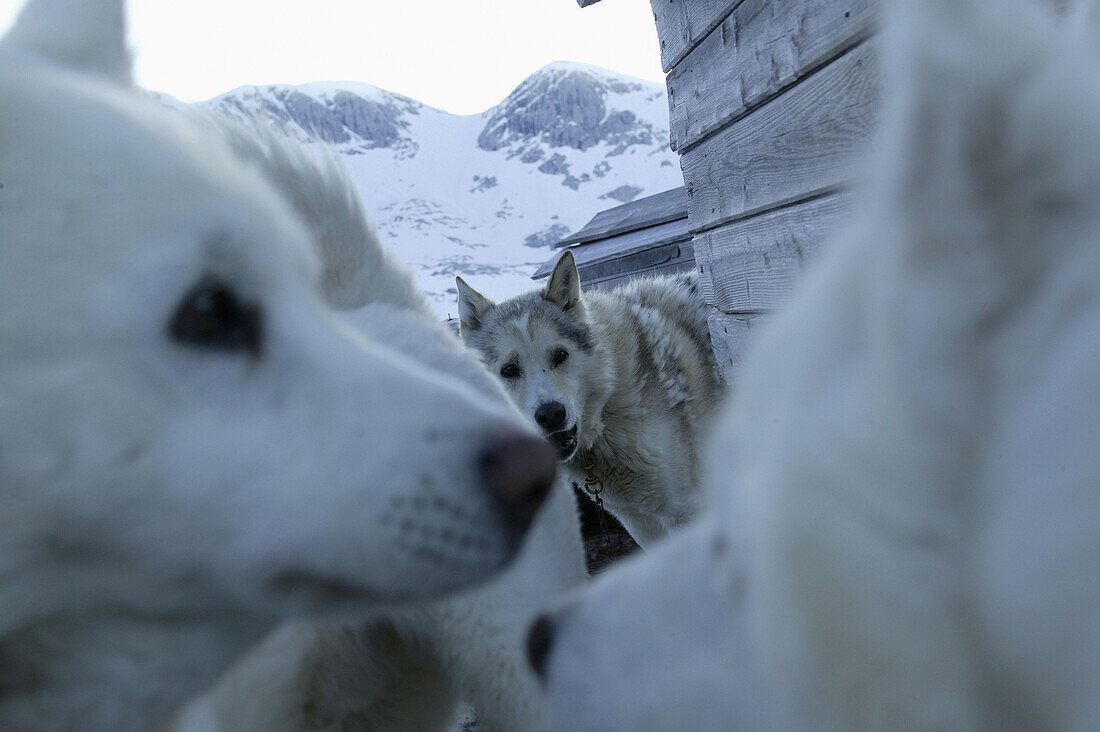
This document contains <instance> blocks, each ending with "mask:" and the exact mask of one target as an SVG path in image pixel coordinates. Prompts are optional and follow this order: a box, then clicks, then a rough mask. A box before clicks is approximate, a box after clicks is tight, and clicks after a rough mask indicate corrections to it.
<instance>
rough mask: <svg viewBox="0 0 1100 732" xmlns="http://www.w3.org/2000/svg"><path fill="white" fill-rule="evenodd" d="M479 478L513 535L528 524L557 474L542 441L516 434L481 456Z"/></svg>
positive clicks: (498, 442)
mask: <svg viewBox="0 0 1100 732" xmlns="http://www.w3.org/2000/svg"><path fill="white" fill-rule="evenodd" d="M479 467H480V468H481V474H482V477H483V478H484V480H485V484H486V485H487V486H488V488H489V491H490V492H491V493H492V494H493V497H494V498H496V500H497V503H498V505H499V506H500V508H501V512H502V513H503V514H504V518H505V520H506V521H507V522H508V524H509V526H510V528H511V529H512V530H513V531H515V533H516V535H517V536H522V535H523V533H524V532H525V531H526V530H527V527H528V526H530V525H531V520H532V519H534V517H535V514H536V513H537V512H538V509H539V506H541V505H542V501H543V499H544V498H546V495H547V494H548V493H549V492H550V487H551V486H552V485H553V484H554V477H555V476H556V475H557V471H558V462H557V458H556V457H555V456H554V450H553V449H552V448H551V447H550V445H549V444H548V443H547V442H546V440H544V439H540V438H538V437H529V436H527V435H517V436H512V437H506V438H504V439H501V440H498V441H496V442H494V443H493V444H491V445H490V446H489V447H488V448H486V449H485V450H484V451H483V452H482V453H481V459H480V465H479Z"/></svg>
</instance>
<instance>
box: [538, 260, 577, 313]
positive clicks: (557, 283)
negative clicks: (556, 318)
mask: <svg viewBox="0 0 1100 732" xmlns="http://www.w3.org/2000/svg"><path fill="white" fill-rule="evenodd" d="M542 296H543V297H544V298H546V299H547V300H549V301H550V302H552V303H554V304H556V305H558V306H560V307H561V309H562V310H571V309H572V308H574V307H576V305H577V303H579V302H580V301H581V276H580V273H578V272H577V262H576V260H574V259H573V252H572V251H570V250H568V249H566V250H565V254H563V255H561V259H559V260H558V263H557V264H555V265H554V273H553V274H551V275H550V281H549V282H548V283H547V284H546V291H545V292H543V293H542Z"/></svg>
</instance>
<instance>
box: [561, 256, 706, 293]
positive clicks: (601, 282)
mask: <svg viewBox="0 0 1100 732" xmlns="http://www.w3.org/2000/svg"><path fill="white" fill-rule="evenodd" d="M694 268H695V260H694V258H690V257H686V258H680V259H675V260H671V261H669V262H666V263H665V264H662V265H661V266H660V267H654V268H653V269H648V270H645V271H644V272H631V273H629V274H621V275H613V276H610V277H603V278H599V279H592V280H587V281H586V280H585V279H584V275H581V286H582V287H583V288H584V289H586V290H587V289H594V290H603V291H607V290H614V289H615V288H616V287H619V286H621V285H625V284H626V283H627V282H629V281H630V280H633V279H635V278H637V277H639V276H646V277H651V276H660V275H671V274H676V273H677V272H688V271H690V270H692V269H694Z"/></svg>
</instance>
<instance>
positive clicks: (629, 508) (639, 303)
mask: <svg viewBox="0 0 1100 732" xmlns="http://www.w3.org/2000/svg"><path fill="white" fill-rule="evenodd" d="M457 283H458V296H459V306H458V307H459V315H460V328H461V332H462V337H463V339H464V340H465V341H466V343H467V345H469V346H471V347H472V348H474V349H476V350H477V351H478V352H480V353H481V355H482V358H483V360H484V362H485V364H486V365H487V366H488V367H489V370H490V371H494V372H497V373H500V374H501V375H502V377H504V381H505V384H506V385H507V386H508V388H509V391H510V393H511V394H512V397H513V398H514V399H515V401H516V402H517V404H519V406H520V409H522V410H523V411H524V412H526V413H527V414H528V415H530V416H531V417H532V418H533V419H535V420H536V421H539V422H542V423H543V426H544V429H546V430H547V431H548V432H551V433H553V434H551V439H552V440H556V441H558V444H559V445H560V446H561V447H560V452H561V456H562V458H563V459H564V460H565V461H566V462H565V465H566V466H567V468H568V472H569V474H570V475H571V477H572V479H573V480H574V481H575V482H578V483H582V482H584V479H585V477H586V476H587V474H588V473H589V472H591V473H593V474H594V475H595V476H596V477H598V478H599V479H600V480H601V481H602V483H603V488H604V490H603V492H602V497H603V501H604V503H605V504H606V506H607V507H608V509H609V510H610V511H611V512H612V513H613V514H614V515H615V517H616V518H618V519H619V521H620V522H622V524H623V526H625V527H626V529H627V531H629V532H630V534H631V536H633V537H634V538H635V539H636V540H637V542H638V543H639V544H640V545H641V546H643V547H646V546H649V545H651V544H652V542H654V541H656V540H658V539H660V538H662V537H664V536H666V535H667V534H668V533H669V532H670V531H671V530H673V529H674V528H676V527H679V526H682V525H683V524H685V523H686V522H687V521H688V520H689V519H691V518H692V517H693V516H695V515H696V514H697V513H698V512H699V510H700V506H701V500H700V491H699V489H698V478H699V476H698V470H699V458H698V449H699V444H700V440H701V436H702V431H703V429H704V427H705V426H706V424H707V422H708V419H709V417H710V415H711V412H712V410H713V409H714V407H715V405H716V404H717V403H718V400H719V397H720V394H721V391H722V389H721V382H720V380H719V376H718V368H717V365H716V363H715V360H714V354H713V351H712V350H711V346H710V331H709V328H708V326H707V320H706V314H705V310H704V307H703V302H702V296H701V294H700V292H699V280H698V276H697V275H696V274H694V273H687V274H679V275H675V276H671V277H649V278H645V277H643V278H639V279H637V280H634V281H632V282H630V283H628V284H626V285H623V286H622V287H619V288H617V289H615V290H613V291H611V292H597V291H588V292H585V293H583V295H582V293H581V288H580V276H579V275H578V273H577V267H576V263H575V262H574V260H573V254H572V252H569V251H566V252H565V253H564V254H563V255H562V257H561V259H560V260H559V261H558V264H557V266H556V267H555V268H554V272H553V274H552V275H551V276H550V279H549V281H548V282H547V285H546V287H545V288H544V289H542V290H541V291H533V292H530V293H527V294H525V295H520V296H518V297H515V298H512V299H509V300H506V301H504V302H501V303H500V304H494V303H493V302H491V301H490V300H489V299H488V298H486V297H485V296H484V295H482V294H480V293H478V292H476V291H475V290H473V289H472V288H471V287H470V286H469V285H467V284H466V283H465V282H464V281H463V280H462V278H458V280H457ZM562 352H564V353H565V355H566V357H565V359H564V360H562V361H561V362H560V363H557V362H555V354H558V355H557V358H559V359H560V358H561V353H562ZM513 369H514V372H513ZM553 404H560V405H561V406H562V407H564V410H563V411H562V412H561V417H562V419H561V420H560V424H554V425H550V426H548V425H547V424H546V423H545V420H543V419H542V418H541V414H542V413H543V410H545V409H546V405H553ZM562 440H565V441H566V442H565V443H564V444H562ZM586 465H590V466H592V468H591V470H590V471H589V470H586V468H585V466H586Z"/></svg>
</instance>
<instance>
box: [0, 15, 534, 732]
mask: <svg viewBox="0 0 1100 732" xmlns="http://www.w3.org/2000/svg"><path fill="white" fill-rule="evenodd" d="M123 25H124V24H123V12H122V3H121V2H120V1H119V0H33V1H32V2H31V3H30V4H29V5H28V6H27V7H26V9H25V10H24V11H23V13H22V14H21V16H20V17H19V19H18V21H17V22H16V24H15V26H14V27H13V28H12V30H11V31H10V33H9V34H8V35H7V36H5V37H4V38H3V39H2V40H0V728H4V729H45V728H67V729H75V728H80V729H97V728H102V729H112V730H117V729H129V728H140V729H145V728H148V727H149V726H151V725H152V724H155V723H156V722H158V721H160V720H162V719H163V718H164V717H165V715H166V714H167V713H168V712H169V711H170V710H171V709H173V708H175V707H177V706H178V705H179V704H180V703H181V702H182V701H183V700H185V699H187V698H188V697H189V696H191V695H193V694H194V693H196V692H197V691H198V690H199V689H201V688H202V687H203V686H205V685H206V684H208V683H209V682H211V681H212V680H213V679H214V678H215V676H216V675H217V674H218V672H220V671H221V670H222V669H223V668H225V667H226V666H227V665H228V664H229V662H230V661H231V660H232V659H233V658H235V657H236V656H237V655H239V653H240V652H241V651H242V650H244V649H245V648H246V647H248V646H250V645H252V644H253V643H255V642H257V641H258V640H259V639H260V638H261V637H262V636H263V635H264V634H265V633H266V632H267V631H269V630H270V629H272V628H273V627H274V626H275V625H276V623H278V622H279V621H281V620H284V619H287V618H293V617H300V616H303V615H307V614H308V615H314V614H321V613H324V614H326V615H328V614H332V613H349V612H355V613H357V614H360V615H361V614H362V613H363V611H365V610H368V609H371V610H373V609H376V608H378V607H381V606H389V605H390V604H392V602H391V601H393V600H397V599H412V598H427V597H435V596H439V595H441V594H444V593H446V592H450V591H455V590H458V589H461V588H464V587H468V586H471V585H473V584H475V583H477V582H480V581H483V580H485V579H486V578H488V577H490V576H491V575H492V574H493V573H494V572H496V571H498V570H499V569H501V568H502V567H503V566H504V565H505V564H506V563H507V562H508V561H509V560H510V559H512V557H513V556H514V555H515V554H516V552H517V550H518V548H519V545H520V540H521V539H522V537H523V536H524V534H525V532H526V529H527V527H528V524H529V523H530V521H531V519H532V517H533V515H534V514H535V510H536V508H537V507H538V505H539V504H540V502H541V501H542V499H543V497H544V496H545V495H546V493H547V491H548V490H549V488H550V485H551V483H552V481H553V479H554V474H555V460H554V456H553V454H552V452H551V451H550V449H549V448H548V447H547V446H546V445H545V441H544V440H543V439H542V438H541V436H539V435H537V434H536V433H535V432H534V430H533V429H532V428H530V427H528V426H527V424H526V422H525V421H524V420H523V419H522V417H521V416H520V415H519V414H517V412H516V411H515V409H514V408H512V407H511V406H510V403H509V401H508V399H507V397H506V396H505V395H504V393H503V392H502V391H501V390H500V389H496V390H495V391H493V392H492V393H491V394H490V392H489V390H488V389H486V388H482V389H475V388H473V387H472V386H471V384H470V381H469V379H458V378H454V377H453V376H452V375H450V374H449V373H444V370H441V369H435V368H432V367H430V366H428V365H427V362H426V361H425V360H424V359H412V358H409V357H408V355H407V354H405V353H403V352H402V349H400V348H395V347H394V345H393V344H394V343H395V342H409V341H415V340H416V339H417V337H418V334H421V333H426V334H428V336H431V337H434V335H433V334H434V332H435V331H433V330H432V328H431V327H429V326H426V325H424V323H425V319H424V318H414V317H412V316H410V315H402V312H397V311H396V309H393V308H391V309H390V310H393V311H394V312H390V311H388V310H380V311H379V313H378V316H379V317H378V318H377V320H381V319H384V320H385V321H386V322H385V323H380V324H378V325H377V326H376V330H377V331H378V336H377V337H372V336H371V334H370V333H368V335H367V337H364V336H363V335H362V334H359V333H355V332H354V331H353V330H352V329H351V328H349V327H348V326H347V325H346V324H344V323H342V322H340V321H339V320H338V318H337V317H336V316H334V315H333V314H332V313H331V311H330V309H329V308H328V306H327V305H326V303H325V302H324V301H323V300H322V298H321V297H320V296H319V295H318V286H317V284H318V281H320V280H321V279H322V270H321V268H320V267H319V266H318V262H317V261H316V259H317V257H316V254H315V253H314V251H313V249H314V247H315V243H316V239H317V237H318V236H319V233H318V232H317V231H313V230H310V229H309V228H308V227H307V223H306V222H305V221H304V217H303V216H302V215H301V212H300V211H299V210H296V207H295V202H292V201H290V200H288V198H287V196H286V195H285V193H284V192H283V191H280V190H279V189H278V188H277V187H276V186H275V185H273V184H272V182H271V177H270V176H269V175H265V174H264V173H263V171H261V170H259V169H258V167H257V166H256V165H254V164H247V163H245V162H242V160H241V158H240V157H239V156H238V155H235V154H234V153H233V152H232V151H231V149H230V147H229V146H228V145H226V143H225V140H224V138H223V137H222V136H221V135H218V134H213V133H212V132H211V131H210V130H209V129H206V128H204V127H203V126H202V125H197V124H194V123H191V122H189V121H187V120H186V119H181V118H180V116H179V115H178V114H176V113H175V112H172V111H171V110H168V109H164V108H163V107H162V105H160V104H159V103H157V102H155V101H152V100H150V99H148V98H147V97H146V96H145V95H143V94H141V93H140V92H138V91H137V90H136V89H134V87H133V86H132V84H131V81H130V72H129V59H128V55H127V53H126V51H125V47H124V32H123ZM322 233H323V232H322ZM334 235H335V236H337V237H338V238H339V237H340V236H343V235H342V234H334ZM361 248H362V247H361V245H360V249H361ZM368 255H370V256H381V255H380V254H379V253H378V252H364V251H357V250H355V249H354V248H349V249H348V251H347V252H344V253H341V252H340V250H339V248H338V247H337V248H336V249H334V250H333V253H332V255H331V256H332V257H335V258H339V257H341V256H350V257H353V258H354V257H355V256H358V257H360V258H361V257H364V256H368ZM342 267H343V268H345V269H346V267H347V264H346V263H344V264H343V265H342ZM327 269H328V268H326V270H327ZM324 282H325V283H326V285H328V286H336V285H338V284H339V283H338V282H337V283H334V282H329V279H325V280H324ZM371 283H372V281H371V280H369V279H367V280H363V281H362V282H361V284H362V285H363V286H364V287H366V286H372V285H371ZM379 287H380V289H383V290H384V289H385V288H384V287H383V286H381V285H380V286H379ZM352 294H354V293H352ZM395 333H400V335H401V338H402V339H403V340H402V341H398V340H397V339H396V337H395V335H394V334H395ZM451 350H452V351H454V352H458V347H457V346H455V347H454V348H453V349H451ZM467 360H468V361H470V366H469V368H468V369H466V371H468V372H470V373H474V372H475V370H476V366H475V365H474V364H473V359H467ZM462 368H463V367H461V366H456V367H451V366H448V367H447V369H446V371H447V372H452V373H453V372H456V371H461V369H462ZM484 380H485V381H486V382H488V381H489V378H488V377H485V379H484ZM425 456H430V459H426V457H425Z"/></svg>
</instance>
